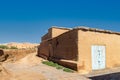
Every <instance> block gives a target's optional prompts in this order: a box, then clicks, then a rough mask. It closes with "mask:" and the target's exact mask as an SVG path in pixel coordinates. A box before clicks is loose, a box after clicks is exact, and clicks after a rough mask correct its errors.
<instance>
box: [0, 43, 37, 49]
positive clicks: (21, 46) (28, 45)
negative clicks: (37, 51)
mask: <svg viewBox="0 0 120 80" xmlns="http://www.w3.org/2000/svg"><path fill="white" fill-rule="evenodd" d="M0 45H6V46H8V47H9V48H10V47H17V48H18V49H26V48H35V47H37V46H39V44H37V43H29V42H24V43H17V42H10V43H5V44H0Z"/></svg>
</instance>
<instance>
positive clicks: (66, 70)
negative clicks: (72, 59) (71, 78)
mask: <svg viewBox="0 0 120 80" xmlns="http://www.w3.org/2000/svg"><path fill="white" fill-rule="evenodd" d="M63 71H65V72H71V73H73V72H74V71H73V70H72V69H69V68H64V69H63Z"/></svg>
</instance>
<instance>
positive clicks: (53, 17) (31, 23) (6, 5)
mask: <svg viewBox="0 0 120 80" xmlns="http://www.w3.org/2000/svg"><path fill="white" fill-rule="evenodd" d="M51 26H60V27H61V26H62V27H71V28H72V27H75V26H88V27H93V28H101V29H108V30H113V31H119V32H120V0H0V43H6V42H33V43H39V42H40V38H41V36H42V35H43V34H45V33H46V32H47V29H48V28H50V27H51Z"/></svg>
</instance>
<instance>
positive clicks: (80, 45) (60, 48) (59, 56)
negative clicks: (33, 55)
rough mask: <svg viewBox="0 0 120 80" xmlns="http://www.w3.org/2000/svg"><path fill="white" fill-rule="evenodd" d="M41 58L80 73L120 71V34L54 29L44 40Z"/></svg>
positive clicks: (94, 30) (79, 29) (40, 50)
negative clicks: (106, 70)
mask: <svg viewBox="0 0 120 80" xmlns="http://www.w3.org/2000/svg"><path fill="white" fill-rule="evenodd" d="M38 55H39V56H41V57H43V58H46V59H48V60H52V61H54V62H57V63H59V64H61V65H63V66H66V67H69V68H72V69H74V70H77V71H78V72H80V73H89V72H92V71H96V70H104V69H111V68H115V67H120V61H119V60H120V33H119V32H112V31H108V30H100V29H94V28H86V27H78V28H73V29H68V28H58V27H52V28H50V29H49V30H48V33H47V34H46V35H44V36H43V37H42V42H41V44H40V46H39V49H38Z"/></svg>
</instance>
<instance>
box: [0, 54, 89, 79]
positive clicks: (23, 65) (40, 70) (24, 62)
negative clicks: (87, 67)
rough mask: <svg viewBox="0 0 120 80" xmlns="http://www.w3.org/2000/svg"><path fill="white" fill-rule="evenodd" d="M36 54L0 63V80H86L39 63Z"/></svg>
mask: <svg viewBox="0 0 120 80" xmlns="http://www.w3.org/2000/svg"><path fill="white" fill-rule="evenodd" d="M36 54H37V53H31V54H28V55H27V56H26V57H23V58H22V59H20V60H18V61H15V62H4V63H1V67H0V68H1V70H2V71H1V72H0V80H88V79H87V78H85V77H84V76H80V75H79V74H77V73H67V72H63V71H62V70H57V69H55V68H54V67H50V66H47V65H44V64H42V63H41V61H43V59H42V58H39V57H37V56H36Z"/></svg>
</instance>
